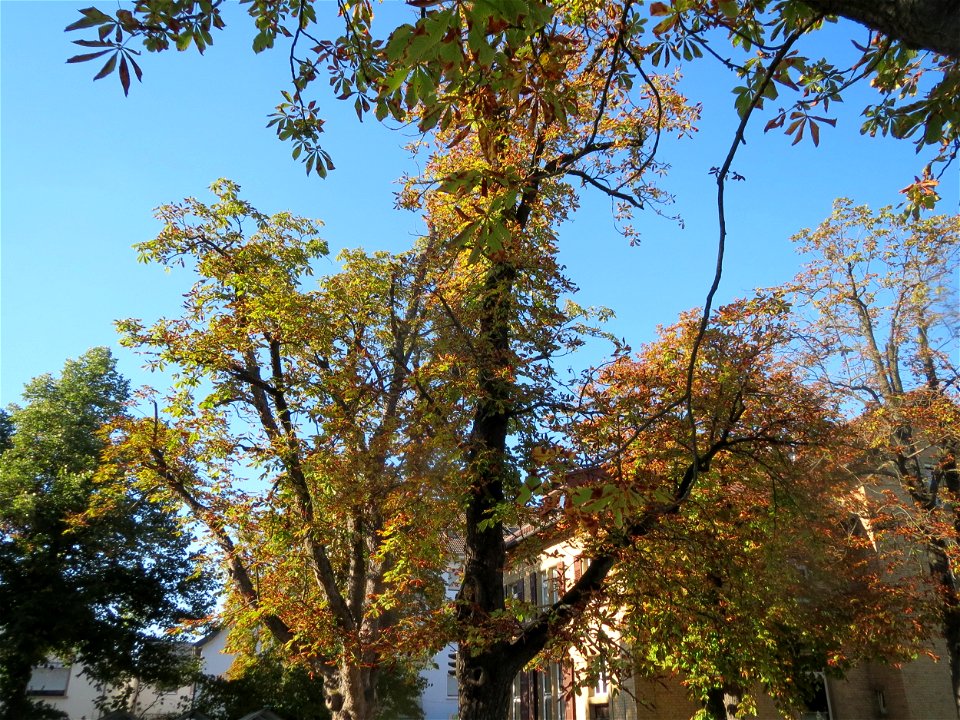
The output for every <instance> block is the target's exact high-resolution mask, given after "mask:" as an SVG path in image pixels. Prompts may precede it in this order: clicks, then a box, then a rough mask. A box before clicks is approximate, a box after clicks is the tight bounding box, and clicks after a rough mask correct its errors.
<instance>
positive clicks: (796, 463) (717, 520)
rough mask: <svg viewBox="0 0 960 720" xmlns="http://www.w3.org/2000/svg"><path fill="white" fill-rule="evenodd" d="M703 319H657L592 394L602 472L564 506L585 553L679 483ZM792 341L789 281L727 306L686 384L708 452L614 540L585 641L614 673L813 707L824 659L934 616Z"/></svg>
mask: <svg viewBox="0 0 960 720" xmlns="http://www.w3.org/2000/svg"><path fill="white" fill-rule="evenodd" d="M698 321H699V318H698V317H697V314H696V313H688V314H687V315H686V317H684V318H683V319H682V320H681V321H680V322H679V323H678V324H676V325H674V326H671V327H669V328H665V329H663V330H661V332H660V338H659V339H658V340H657V341H656V342H654V343H651V344H650V345H648V346H646V347H644V348H643V349H642V350H641V351H640V353H638V355H637V356H636V358H627V357H623V358H620V359H619V360H618V361H617V362H615V363H612V364H611V365H609V366H608V367H606V368H603V369H602V371H601V372H600V373H599V374H598V376H597V378H596V380H595V382H594V383H593V384H592V385H591V386H590V387H589V388H588V389H587V392H586V393H585V397H586V398H587V408H588V416H587V417H588V421H587V422H585V423H583V424H581V425H580V426H579V427H578V430H577V434H576V438H577V439H578V444H577V445H575V446H574V447H575V448H577V450H578V451H579V452H580V453H583V454H584V456H585V461H586V462H588V463H591V462H592V464H594V466H595V467H597V468H598V471H597V472H596V473H595V474H594V476H593V478H592V480H587V481H585V482H581V483H579V485H578V487H577V488H576V489H574V490H573V491H572V493H571V499H572V500H573V502H572V503H571V504H570V505H568V507H567V509H566V512H565V513H564V522H566V523H572V525H573V527H574V528H577V529H578V532H577V533H576V534H577V535H578V536H579V537H583V538H589V540H586V541H585V550H586V551H587V552H588V553H598V552H599V553H604V552H607V553H609V548H611V547H616V540H615V537H616V535H617V533H618V532H621V530H620V528H623V527H624V525H625V520H624V519H625V518H631V517H636V516H637V515H638V513H640V512H649V510H645V509H646V508H650V507H652V506H656V505H657V504H658V503H661V502H664V501H665V500H666V499H668V498H670V496H671V493H672V491H673V488H674V487H676V486H677V485H679V484H681V482H682V473H683V472H686V468H687V467H688V463H689V457H690V454H691V450H690V448H689V447H687V442H688V435H687V433H686V432H684V430H685V419H684V416H683V411H682V403H680V402H678V401H677V400H676V398H680V397H682V395H683V394H684V389H685V384H686V373H685V368H686V366H687V360H688V357H689V354H690V352H691V348H692V346H693V342H694V339H695V337H696V334H697V327H698V325H699V322H698ZM791 340H792V327H791V322H790V317H789V308H788V306H787V305H786V303H784V302H783V300H782V299H781V297H779V296H776V295H774V296H771V297H762V296H760V297H757V298H754V299H752V300H749V301H739V302H736V303H733V304H731V305H728V306H725V307H723V308H720V309H719V310H718V311H717V313H716V314H715V317H714V321H713V323H711V326H710V329H709V330H708V331H707V334H706V336H705V337H704V340H703V344H702V346H701V349H700V352H699V356H698V358H697V364H696V374H695V383H694V391H693V392H694V402H695V404H696V410H697V412H696V416H697V417H698V418H700V421H699V422H700V428H699V431H700V433H701V435H702V437H704V438H710V443H711V444H710V445H709V450H708V451H707V454H705V457H709V466H708V467H704V468H703V469H702V470H701V473H700V477H699V478H698V480H697V486H696V488H695V490H694V492H693V493H692V494H691V495H690V497H689V499H688V500H687V501H686V502H685V503H684V504H683V505H682V507H679V508H677V511H676V512H674V513H672V514H671V515H669V516H668V517H664V518H662V519H661V520H660V521H659V522H658V523H657V524H656V525H655V526H652V527H651V528H650V529H649V531H648V532H647V533H645V534H644V535H642V536H639V537H636V538H635V539H634V541H633V542H632V543H630V544H629V545H627V546H625V547H623V548H622V549H621V550H620V552H619V558H618V564H617V566H616V572H615V573H614V574H613V575H612V576H611V578H610V580H609V582H608V584H607V587H606V589H605V591H604V593H603V595H602V596H601V597H600V598H599V599H598V600H597V601H595V602H594V603H593V606H592V607H591V608H589V609H588V615H593V616H595V617H594V619H593V620H592V624H593V627H595V628H598V629H599V631H597V632H595V633H594V634H593V635H591V636H587V637H585V638H583V639H582V640H581V641H580V645H581V653H582V654H583V655H584V656H585V657H595V658H603V660H602V662H604V664H605V666H606V668H607V672H608V674H609V673H610V672H611V671H612V670H614V669H617V668H619V669H621V670H622V671H623V672H625V673H626V674H629V675H632V674H634V673H636V672H639V674H640V677H657V676H658V675H661V674H663V673H668V674H674V675H679V677H681V678H682V679H683V682H684V684H685V685H686V686H687V688H688V689H689V691H690V693H691V694H692V695H693V698H694V699H695V700H696V701H698V702H700V703H702V704H703V705H704V707H705V712H706V715H707V716H709V717H711V718H713V717H716V718H721V719H724V718H726V717H727V716H728V713H730V714H731V717H732V711H729V710H728V709H727V708H725V707H724V703H723V702H722V699H723V697H724V696H727V697H728V699H729V698H739V704H740V705H741V707H740V708H739V710H738V711H737V712H744V711H745V712H748V713H749V712H755V710H756V708H755V705H754V704H753V703H754V702H755V699H756V698H755V696H754V694H755V693H756V692H757V691H758V690H762V691H763V692H764V693H766V694H767V695H769V696H771V697H772V698H774V699H775V700H776V701H777V703H778V704H779V705H780V706H781V708H782V709H783V711H784V712H791V711H794V710H797V709H802V707H803V705H802V702H803V700H804V699H805V698H804V694H805V692H807V691H809V690H810V687H809V681H810V680H811V679H812V678H813V674H814V673H819V672H821V671H823V670H826V671H827V672H828V673H831V674H835V675H838V676H839V675H842V674H843V672H844V671H845V670H847V669H848V668H849V667H851V666H853V665H856V664H857V663H860V662H863V661H865V660H870V659H875V660H882V661H886V662H890V661H894V660H897V659H904V658H907V657H910V656H912V655H914V654H916V653H917V652H918V651H919V650H920V648H921V647H922V643H923V642H924V641H925V640H926V637H927V633H928V632H929V630H930V625H931V623H930V620H931V616H930V614H929V613H928V612H926V608H928V607H929V605H930V602H929V598H928V597H927V596H926V595H925V594H924V588H923V584H922V583H921V582H919V581H918V578H916V577H915V575H914V574H913V573H909V572H904V569H905V568H906V567H908V566H909V563H910V558H911V556H909V555H905V554H903V553H901V552H899V548H883V547H882V546H881V547H878V546H877V544H876V540H877V537H876V535H874V536H872V537H871V536H869V535H868V534H867V533H866V532H863V531H862V528H860V526H859V525H858V524H857V523H855V522H853V521H854V520H855V519H856V518H857V517H858V516H859V515H864V516H865V515H866V514H867V513H868V507H867V504H866V503H865V501H864V498H863V497H862V494H861V493H860V485H859V480H858V479H857V478H856V477H854V476H852V475H851V474H850V473H848V472H846V471H845V470H844V468H845V466H846V464H847V463H848V462H849V459H850V450H849V443H848V441H847V440H845V439H844V436H845V434H846V431H845V430H844V422H843V418H842V416H841V415H840V414H839V413H838V412H837V405H836V402H835V401H834V400H831V399H830V398H829V397H828V396H826V395H825V394H823V393H822V392H821V391H818V390H816V389H813V388H811V387H808V386H806V385H804V383H803V382H802V380H803V375H802V374H801V373H800V372H798V371H797V370H796V368H794V367H793V366H792V364H791V362H790V349H791ZM671 398H674V399H675V400H674V402H673V403H671V402H670V399H671ZM636 438H639V439H636ZM587 477H589V476H587ZM614 488H616V491H614ZM578 496H579V497H578ZM642 509H643V510H642ZM858 530H859V531H858ZM605 535H608V536H611V535H612V536H613V538H611V537H606V538H605V537H604V536H605ZM605 643H606V644H607V647H606V648H605V647H604V644H605ZM611 657H612V658H615V659H617V660H616V661H613V662H612V661H611V660H610V658H611Z"/></svg>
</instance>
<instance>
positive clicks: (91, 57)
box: [67, 50, 110, 63]
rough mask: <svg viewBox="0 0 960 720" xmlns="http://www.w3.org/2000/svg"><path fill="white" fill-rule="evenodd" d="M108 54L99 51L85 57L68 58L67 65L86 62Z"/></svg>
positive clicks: (105, 51) (104, 51)
mask: <svg viewBox="0 0 960 720" xmlns="http://www.w3.org/2000/svg"><path fill="white" fill-rule="evenodd" d="M108 52H110V51H109V50H101V51H100V52H95V53H87V54H86V55H74V56H73V57H72V58H68V59H67V62H68V63H78V62H86V61H87V60H93V59H94V58H98V57H100V56H101V55H106V54H107V53H108Z"/></svg>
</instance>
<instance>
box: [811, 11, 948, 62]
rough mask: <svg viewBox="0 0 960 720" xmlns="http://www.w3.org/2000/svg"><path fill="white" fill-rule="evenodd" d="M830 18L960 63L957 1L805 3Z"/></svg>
mask: <svg viewBox="0 0 960 720" xmlns="http://www.w3.org/2000/svg"><path fill="white" fill-rule="evenodd" d="M803 2H804V3H805V4H806V5H809V6H810V7H812V8H814V9H815V10H819V11H820V12H822V13H825V14H828V15H839V16H841V17H845V18H847V19H848V20H853V21H855V22H858V23H861V24H863V25H866V26H867V27H868V28H870V29H871V30H879V31H880V32H882V33H883V34H884V35H889V36H890V37H892V38H894V39H896V40H900V41H902V42H903V43H905V44H906V45H908V46H910V47H912V48H916V49H920V50H932V51H934V52H937V53H940V54H942V55H946V56H948V57H952V58H953V59H955V60H956V59H960V3H957V2H956V0H803Z"/></svg>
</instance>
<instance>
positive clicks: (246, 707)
mask: <svg viewBox="0 0 960 720" xmlns="http://www.w3.org/2000/svg"><path fill="white" fill-rule="evenodd" d="M259 638H260V640H261V641H262V640H263V635H262V633H261V634H259ZM391 670H393V671H391ZM396 670H398V669H397V668H386V669H385V671H384V672H383V673H381V674H380V676H379V680H378V682H379V687H378V688H377V696H378V698H379V699H380V703H379V704H380V709H379V714H378V716H379V717H381V718H383V719H384V720H423V710H422V708H421V707H420V696H421V694H422V692H423V681H422V679H421V678H420V676H419V675H417V673H416V671H415V670H411V669H407V668H401V669H399V672H397V671H396ZM197 682H198V690H197V693H196V695H195V698H194V701H193V703H192V706H193V708H194V709H195V710H198V711H200V712H202V713H203V714H204V715H207V716H208V717H210V718H211V720H235V719H236V718H239V717H243V716H245V715H247V714H248V713H251V712H255V711H257V710H260V709H261V708H264V707H269V708H270V709H271V710H273V711H274V712H276V713H277V714H278V715H280V716H281V717H283V718H284V720H327V719H328V718H329V717H330V711H329V710H328V709H327V704H326V695H325V693H324V688H323V681H322V679H321V678H320V677H318V676H317V675H315V674H313V673H312V672H311V671H310V669H309V667H308V666H307V665H306V664H304V663H303V662H291V661H290V660H289V659H288V658H286V657H285V656H284V651H283V649H282V648H279V647H277V646H276V645H275V644H273V643H272V642H271V641H268V642H267V643H266V646H263V645H261V647H259V648H257V649H256V651H255V652H254V653H252V654H241V655H240V657H239V658H238V659H237V660H235V661H234V665H233V666H232V667H231V669H230V673H229V676H228V677H213V676H210V675H201V676H200V677H199V679H198V681H197Z"/></svg>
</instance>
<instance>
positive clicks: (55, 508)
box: [0, 348, 210, 720]
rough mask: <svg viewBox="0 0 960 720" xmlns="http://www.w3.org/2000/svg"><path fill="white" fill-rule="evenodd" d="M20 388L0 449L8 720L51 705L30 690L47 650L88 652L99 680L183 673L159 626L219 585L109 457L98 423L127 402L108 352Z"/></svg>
mask: <svg viewBox="0 0 960 720" xmlns="http://www.w3.org/2000/svg"><path fill="white" fill-rule="evenodd" d="M23 399H24V402H25V404H24V405H23V406H22V407H21V406H16V405H14V406H11V407H10V409H9V420H10V426H11V427H12V435H11V437H10V439H9V443H8V445H7V447H6V448H5V449H4V450H3V452H2V455H0V635H2V637H3V643H2V648H0V699H2V702H3V704H2V711H0V716H2V717H3V718H5V720H25V719H26V718H30V717H32V716H33V715H34V714H42V711H41V710H39V709H38V708H37V707H36V706H35V705H34V704H33V703H32V702H31V700H30V699H29V698H28V697H27V695H26V689H27V683H28V681H29V679H30V674H31V670H32V668H33V667H34V666H36V665H39V664H41V663H42V662H43V661H44V660H45V659H46V658H48V657H49V656H51V655H54V656H59V657H62V658H65V659H70V660H77V661H79V662H82V663H83V664H84V665H85V666H86V668H87V670H88V672H89V673H90V674H91V676H92V677H94V678H96V679H98V680H106V681H109V680H115V679H119V678H121V677H123V676H126V675H135V676H138V677H141V678H143V679H145V680H147V681H159V682H174V681H175V680H177V679H178V678H179V677H181V676H180V673H181V671H182V670H183V668H182V667H181V662H180V661H179V660H178V659H177V656H176V655H175V654H174V653H173V652H172V648H171V646H170V645H169V643H164V642H161V641H160V640H159V636H158V634H157V633H158V631H161V630H165V629H168V628H172V627H174V626H175V625H176V624H177V623H179V622H180V621H183V620H199V619H200V618H202V617H203V615H204V613H205V611H206V609H207V607H208V602H209V595H208V593H209V591H210V584H209V582H208V579H207V577H206V576H205V575H204V574H202V573H201V572H200V571H199V570H198V567H197V565H196V558H195V557H194V555H193V554H192V552H191V549H190V545H191V538H190V535H189V534H188V533H186V532H184V530H183V528H182V527H181V525H180V523H179V522H178V521H177V519H176V517H175V515H174V514H173V513H172V511H171V508H170V507H169V506H167V505H164V504H162V503H158V502H156V500H155V499H153V498H150V497H147V496H145V495H143V494H140V493H137V492H135V491H131V490H129V489H126V488H125V486H124V478H123V477H122V476H119V475H117V474H116V472H115V471H114V470H113V469H111V468H109V467H103V466H102V464H101V455H102V451H103V448H104V446H105V442H106V440H105V438H104V436H103V434H102V432H101V427H102V426H103V425H104V424H105V423H107V422H108V421H109V420H111V419H112V418H113V417H115V416H116V415H118V414H120V413H122V412H123V411H124V403H125V401H126V400H127V382H126V380H124V379H123V378H122V377H121V376H120V375H119V374H118V373H117V371H116V367H115V360H114V359H113V358H112V357H111V355H110V353H109V351H108V350H106V349H105V348H96V349H93V350H90V351H88V352H87V353H86V354H85V355H83V356H82V357H81V358H80V359H79V360H73V361H68V362H67V363H66V364H65V366H64V369H63V372H62V374H61V375H60V376H59V377H53V376H50V375H43V376H40V377H38V378H36V379H34V380H33V381H31V382H30V383H29V384H28V385H27V386H26V388H25V389H24V392H23ZM38 716H39V715H38Z"/></svg>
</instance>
